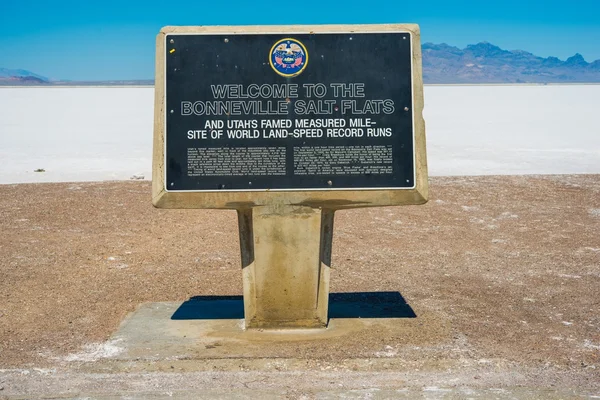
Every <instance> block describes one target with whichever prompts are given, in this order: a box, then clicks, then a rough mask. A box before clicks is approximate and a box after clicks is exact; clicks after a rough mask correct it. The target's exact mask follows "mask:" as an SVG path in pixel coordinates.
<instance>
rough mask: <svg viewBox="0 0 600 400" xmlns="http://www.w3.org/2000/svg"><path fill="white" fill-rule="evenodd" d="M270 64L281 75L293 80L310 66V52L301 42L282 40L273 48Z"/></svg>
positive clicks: (288, 39)
mask: <svg viewBox="0 0 600 400" xmlns="http://www.w3.org/2000/svg"><path fill="white" fill-rule="evenodd" d="M269 64H271V67H272V68H273V70H275V72H277V73H278V74H279V75H281V76H285V77H286V78H292V77H294V76H297V75H300V74H301V73H302V71H304V69H305V68H306V66H307V65H308V51H306V47H304V45H303V44H302V42H300V41H299V40H296V39H291V38H286V39H281V40H279V41H277V42H276V43H275V44H274V45H273V47H271V52H270V54H269Z"/></svg>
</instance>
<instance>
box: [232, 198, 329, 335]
mask: <svg viewBox="0 0 600 400" xmlns="http://www.w3.org/2000/svg"><path fill="white" fill-rule="evenodd" d="M333 216H334V211H333V210H324V209H318V208H311V207H298V206H291V205H270V206H261V207H255V208H251V209H243V210H238V224H239V229H240V247H241V253H242V267H243V280H244V312H245V319H246V328H318V327H325V326H327V308H328V301H329V266H330V264H331V240H332V235H333Z"/></svg>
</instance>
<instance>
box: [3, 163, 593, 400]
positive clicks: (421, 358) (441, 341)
mask: <svg viewBox="0 0 600 400" xmlns="http://www.w3.org/2000/svg"><path fill="white" fill-rule="evenodd" d="M430 189H431V196H430V201H429V202H428V203H427V204H425V205H422V206H405V207H383V208H369V209H356V210H348V211H340V212H337V213H336V217H335V226H334V243H333V254H332V270H331V292H332V293H342V292H400V293H401V295H402V296H403V297H404V299H405V300H406V302H407V303H408V305H409V306H410V307H411V308H412V309H413V310H414V312H415V314H416V318H414V319H411V320H410V321H409V320H407V324H412V325H411V328H410V329H409V330H407V331H403V332H404V333H400V334H399V333H397V332H396V333H394V332H392V331H385V330H379V331H378V330H377V329H374V330H372V331H367V332H363V334H361V335H358V336H355V337H348V338H346V339H339V340H336V341H329V342H326V343H319V342H314V341H313V342H310V343H308V342H307V343H302V342H300V343H298V342H294V343H290V344H287V345H286V344H285V343H284V344H279V345H277V346H274V347H273V348H272V349H271V350H270V351H271V352H272V353H271V354H269V357H272V358H277V357H281V358H282V359H295V360H305V361H306V362H307V364H306V365H307V366H308V367H307V368H306V372H307V373H309V372H310V369H311V368H316V366H317V365H321V366H322V365H325V364H323V363H329V364H328V365H330V366H333V368H336V367H338V366H346V367H348V368H349V369H353V370H355V371H357V370H358V371H369V370H372V368H371V369H369V368H368V367H363V366H360V365H358V364H356V365H355V364H352V365H354V367H352V366H351V365H350V364H351V363H352V362H354V361H352V360H368V359H380V358H382V355H383V358H385V356H386V354H387V356H389V357H388V358H389V359H390V360H402V365H400V363H397V364H394V363H393V362H390V363H389V364H379V366H378V367H377V371H379V372H386V371H387V372H390V373H391V372H394V371H396V372H397V371H404V372H407V371H411V372H414V366H412V367H411V365H412V364H410V363H411V362H413V361H414V362H421V363H422V362H425V361H431V362H434V364H435V368H433V370H432V371H433V372H432V373H434V372H435V373H437V374H441V373H447V371H446V370H445V369H444V365H445V364H444V362H445V361H449V360H450V361H452V362H453V364H452V365H454V366H456V365H458V364H457V363H458V361H457V360H459V358H460V360H459V361H461V362H467V361H468V362H470V364H469V365H470V366H471V367H473V368H472V371H475V372H474V374H477V371H480V370H481V368H483V367H485V366H486V365H489V364H493V365H494V366H496V367H499V366H504V368H505V369H508V370H510V369H512V368H514V369H520V371H530V372H531V375H530V377H529V378H528V379H527V377H525V378H524V379H525V380H524V381H523V382H525V383H526V384H527V385H531V386H533V387H536V386H539V387H546V386H547V387H552V386H553V382H560V384H561V385H562V386H561V387H563V388H564V387H567V388H574V389H581V390H584V389H585V390H587V391H588V393H589V391H591V392H592V393H598V392H599V391H600V175H558V176H482V177H444V178H440V177H436V178H431V179H430ZM150 192H151V190H150V183H149V182H139V181H135V182H134V181H132V182H102V183H99V182H98V183H54V184H21V185H0V199H1V200H0V231H1V236H0V388H2V389H0V397H2V395H3V393H4V395H9V394H10V393H13V394H15V396H16V395H17V394H19V393H25V392H23V391H21V392H19V391H18V390H16V389H15V390H16V391H14V392H9V390H8V387H9V386H10V384H11V382H12V383H15V382H21V384H23V385H25V384H26V378H27V377H26V376H25V377H23V376H22V375H23V371H33V369H36V368H37V369H38V370H45V369H48V368H50V369H52V368H56V367H57V365H58V364H60V363H58V364H57V360H63V361H64V362H63V363H62V364H60V366H61V367H60V368H63V369H60V370H59V372H60V371H63V372H64V371H67V370H69V368H71V367H69V364H68V363H67V362H66V361H65V360H69V355H72V354H77V353H78V352H81V351H82V349H85V348H86V345H88V346H89V345H90V344H93V343H102V342H104V341H106V340H108V339H109V338H110V337H111V335H112V334H113V333H114V332H115V331H116V329H117V328H118V326H119V324H120V323H121V321H122V320H123V319H124V318H125V316H126V315H127V314H128V313H130V312H132V311H134V310H135V309H136V308H137V307H138V306H140V305H141V304H144V303H148V302H167V301H185V300H188V299H190V298H191V297H193V296H202V295H209V296H210V295H241V293H242V279H241V263H240V253H239V246H238V231H237V229H238V228H237V217H236V213H235V212H234V211H224V210H159V209H155V208H153V207H152V205H151V201H150ZM71 359H73V358H72V357H71ZM188 361H189V360H188ZM191 361H193V360H191ZM215 362H216V361H215ZM356 362H357V363H358V361H356ZM65 363H66V364H65ZM386 365H387V366H386ZM192 369H195V370H196V371H199V370H200V369H201V368H200V369H198V368H192ZM15 371H20V372H19V373H18V374H16V373H15ZM52 371H55V372H56V370H52ZM59 372H56V373H57V374H58V373H59ZM63 372H60V373H63ZM546 372H547V373H546ZM190 373H191V372H190ZM3 374H4V375H3ZM15 374H16V375H15ZM27 374H28V373H27ZM17 375H18V376H17ZM481 375H482V376H483V374H481ZM525 375H527V374H525ZM544 376H545V377H546V378H545V380H544V379H541V380H540V377H544ZM472 378H473V376H471V379H472ZM199 379H200V378H199ZM474 379H478V378H477V376H475V377H474ZM430 381H433V380H432V379H429V380H428V379H426V378H423V379H422V383H423V385H426V384H427V382H430ZM451 381H452V380H451V379H450V378H448V379H447V380H446V382H451ZM3 382H4V383H3ZM496 383H497V382H496ZM307 384H308V383H307ZM492 384H493V382H492V380H490V381H489V382H488V385H492ZM498 384H501V382H500V383H498ZM516 384H517V385H518V384H520V381H519V382H516ZM5 386H6V387H7V388H6V390H3V389H4V387H5ZM246 387H248V386H246ZM40 390H41V391H42V392H43V390H42V389H40ZM526 397H527V396H526Z"/></svg>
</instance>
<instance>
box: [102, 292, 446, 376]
mask: <svg viewBox="0 0 600 400" xmlns="http://www.w3.org/2000/svg"><path fill="white" fill-rule="evenodd" d="M382 295H383V296H382ZM395 295H396V296H394V293H387V300H388V301H381V299H382V298H383V299H384V300H385V299H386V293H381V294H373V295H371V296H370V295H369V294H337V298H336V294H333V295H332V299H333V301H331V308H330V319H329V324H328V327H327V328H322V329H249V330H246V329H245V327H244V319H243V301H242V298H241V296H239V297H217V298H212V299H210V300H203V299H192V300H189V301H187V302H183V303H181V302H163V303H148V304H143V305H141V306H140V307H139V308H138V309H137V310H136V311H135V312H133V313H132V314H130V315H129V316H128V317H127V318H126V319H125V320H124V321H123V322H122V324H121V326H120V327H119V329H118V331H117V332H116V333H115V334H114V335H113V336H112V337H111V340H110V341H109V342H108V343H110V346H112V350H111V351H110V352H108V353H109V354H108V355H107V357H103V358H104V361H111V360H112V361H140V360H146V361H157V362H158V361H165V362H166V363H167V364H169V363H171V364H172V362H173V361H179V364H182V365H183V364H185V362H186V361H189V360H198V359H212V360H217V361H215V362H213V363H212V364H211V365H213V367H214V366H218V364H219V363H218V360H221V359H228V360H231V359H252V360H253V364H254V365H255V366H257V365H258V364H260V362H259V361H257V360H272V359H287V360H288V361H287V364H286V365H287V366H286V368H288V367H293V365H298V366H299V367H300V366H301V367H303V368H304V367H306V362H304V361H303V360H306V359H310V360H313V361H314V360H328V359H329V360H336V361H339V360H344V359H346V358H352V359H354V360H355V363H354V365H355V367H357V368H359V369H360V367H359V364H360V362H359V361H358V360H359V359H361V358H362V359H368V358H373V357H375V358H381V359H382V360H386V361H387V362H388V364H389V361H390V359H393V358H395V357H400V358H402V360H403V362H405V361H406V360H405V357H404V356H406V353H407V352H410V351H415V352H416V351H417V350H421V349H422V348H421V346H422V345H426V346H432V345H433V346H434V347H437V346H439V345H443V346H447V345H450V342H451V335H450V329H449V324H448V322H447V321H446V320H445V318H442V317H441V316H439V315H434V314H432V313H427V312H425V313H423V314H421V315H420V316H419V318H414V317H415V316H416V315H415V313H414V311H413V310H412V309H411V308H410V306H408V305H407V304H405V303H403V302H396V303H393V299H395V300H398V298H399V299H402V297H401V296H400V295H399V293H395ZM375 300H377V301H375ZM331 315H334V316H336V315H339V316H342V317H344V318H337V317H331ZM362 316H367V318H363V317H362ZM390 316H393V317H392V318H390ZM424 326H425V327H428V328H427V329H423V327H424ZM423 332H427V334H425V335H424V334H423ZM358 344H360V348H361V350H360V351H359V352H358V353H356V348H357V345H358ZM399 344H402V345H405V346H404V347H405V348H404V349H400V347H399ZM417 344H419V345H417ZM346 349H348V350H346ZM350 349H352V350H350ZM401 356H402V357H401ZM408 358H409V359H410V358H411V357H408ZM292 359H293V360H296V361H294V362H292ZM190 364H194V365H195V367H194V369H198V368H202V366H199V365H198V364H197V363H190ZM370 365H371V366H372V365H373V362H372V361H371V362H370ZM186 369H187V368H186ZM259 369H260V368H259Z"/></svg>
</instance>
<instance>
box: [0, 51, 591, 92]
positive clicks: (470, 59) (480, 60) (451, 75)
mask: <svg viewBox="0 0 600 400" xmlns="http://www.w3.org/2000/svg"><path fill="white" fill-rule="evenodd" d="M422 50H423V80H424V82H425V83H438V84H450V83H600V60H596V61H594V62H591V63H589V62H587V61H585V60H584V58H583V57H582V56H581V54H575V55H574V56H572V57H569V58H568V59H567V60H566V61H562V60H559V59H558V58H556V57H548V58H543V57H538V56H535V55H533V54H532V53H528V52H526V51H522V50H512V51H510V50H503V49H501V48H500V47H498V46H495V45H493V44H491V43H487V42H482V43H478V44H473V45H468V46H467V47H466V48H464V49H459V48H458V47H454V46H450V45H447V44H445V43H442V44H434V43H425V44H423V46H422ZM153 83H154V82H153V81H152V80H127V81H124V80H113V81H101V82H99V81H86V82H81V81H77V82H75V81H60V80H51V79H48V78H46V77H44V76H41V75H38V74H35V73H33V72H30V71H26V70H21V69H5V68H0V85H5V86H6V85H99V84H100V85H152V84H153Z"/></svg>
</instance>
